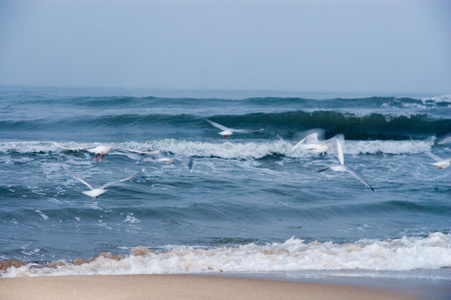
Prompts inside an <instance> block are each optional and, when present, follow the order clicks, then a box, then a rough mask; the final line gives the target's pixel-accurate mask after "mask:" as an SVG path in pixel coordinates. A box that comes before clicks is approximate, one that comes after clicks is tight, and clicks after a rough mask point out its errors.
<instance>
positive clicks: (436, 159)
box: [424, 151, 443, 162]
mask: <svg viewBox="0 0 451 300" xmlns="http://www.w3.org/2000/svg"><path fill="white" fill-rule="evenodd" d="M424 153H426V154H427V155H429V157H430V158H432V159H433V160H435V161H437V162H438V161H442V160H443V159H442V158H440V157H438V156H437V155H435V154H434V153H432V152H431V151H424Z"/></svg>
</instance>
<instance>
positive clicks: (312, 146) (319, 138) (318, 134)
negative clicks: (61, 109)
mask: <svg viewBox="0 0 451 300" xmlns="http://www.w3.org/2000/svg"><path fill="white" fill-rule="evenodd" d="M206 121H207V122H208V123H210V124H211V125H212V126H214V127H216V128H218V129H220V130H221V131H220V132H219V133H218V134H219V135H221V136H222V137H223V138H226V137H228V136H230V135H232V134H234V133H254V132H261V131H263V129H257V130H249V129H235V128H228V127H226V126H223V125H221V124H218V123H216V122H213V121H211V120H208V119H207V120H206ZM310 132H311V133H309V134H308V135H307V136H306V137H305V138H303V139H302V140H301V141H299V142H298V143H297V144H296V145H294V146H293V147H292V149H291V151H292V152H294V151H296V150H298V149H301V150H303V151H314V152H317V153H326V152H332V153H333V154H334V155H336V157H337V159H338V163H337V164H333V165H329V166H326V167H323V168H321V169H319V170H317V171H316V172H318V173H320V172H324V171H326V170H331V171H335V172H348V173H349V174H351V175H352V176H354V177H355V178H356V179H358V180H359V181H360V182H361V183H363V184H364V185H365V186H366V187H367V188H368V189H370V190H372V191H374V188H373V187H372V186H371V185H370V184H369V183H368V181H367V180H366V179H365V178H364V177H363V176H362V175H361V174H360V173H359V172H357V171H356V170H354V169H352V168H350V167H348V166H347V165H345V163H344V155H343V145H344V135H343V134H337V135H335V136H334V137H332V138H330V139H327V140H324V139H323V135H324V130H320V129H318V130H312V131H310ZM411 140H412V143H413V144H414V145H415V146H416V144H415V142H414V141H413V139H412V138H411ZM449 142H451V136H448V137H446V138H444V139H441V140H440V141H439V142H437V143H436V144H445V143H449ZM53 144H54V145H55V146H56V147H58V148H61V149H63V150H68V151H88V152H90V153H93V154H95V157H94V160H97V157H98V156H99V155H100V158H99V162H101V161H102V160H103V157H104V155H105V154H107V153H108V152H110V150H111V147H109V146H103V145H101V146H97V147H94V148H90V147H84V148H83V147H68V146H65V145H62V144H59V143H53ZM126 150H127V151H130V152H133V153H137V154H141V155H143V158H141V159H140V160H139V161H138V162H137V163H139V162H141V161H142V160H144V159H145V158H146V157H149V156H150V157H152V160H153V161H156V162H160V163H164V164H172V163H174V162H176V161H180V162H182V163H183V164H184V165H186V166H187V168H188V169H189V170H192V167H193V160H192V158H191V157H187V156H183V155H172V156H169V155H167V154H165V153H162V152H161V151H160V150H152V149H151V150H148V151H139V150H135V149H126ZM424 152H425V153H426V154H427V155H429V156H430V157H431V158H432V159H434V160H435V161H436V162H435V163H432V164H433V165H435V166H437V168H438V169H444V168H448V167H449V166H450V164H451V158H449V159H442V158H440V157H438V156H437V155H435V154H433V153H431V152H430V151H424ZM59 161H60V163H61V166H62V167H63V169H64V170H65V171H66V172H67V173H68V174H69V175H71V176H72V177H73V178H74V179H76V180H78V181H80V182H81V183H83V184H84V185H86V186H87V187H88V188H89V190H88V191H83V192H82V193H83V194H85V195H87V196H89V197H92V198H93V199H95V198H97V197H98V196H100V195H102V194H103V193H105V192H106V188H107V187H109V186H111V185H114V184H118V183H121V182H124V181H128V180H131V179H133V178H135V177H137V176H139V175H141V174H142V173H143V172H144V171H145V169H141V170H139V171H137V172H135V173H133V174H131V175H130V176H128V177H126V178H123V179H120V180H117V181H113V182H109V183H106V184H104V185H102V186H100V187H95V186H93V185H91V184H90V183H88V182H87V181H86V180H84V179H83V178H81V177H80V176H78V175H76V174H75V173H73V172H72V171H71V170H70V169H69V168H68V167H67V166H65V165H64V164H63V162H62V161H61V160H59Z"/></svg>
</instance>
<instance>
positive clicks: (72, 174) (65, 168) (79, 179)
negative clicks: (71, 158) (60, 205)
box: [60, 161, 94, 190]
mask: <svg viewBox="0 0 451 300" xmlns="http://www.w3.org/2000/svg"><path fill="white" fill-rule="evenodd" d="M60 163H61V166H62V167H63V169H64V170H65V171H66V172H67V173H69V175H71V176H72V177H74V178H75V179H77V180H78V181H80V182H81V183H83V184H84V185H86V186H87V187H88V188H90V189H91V190H93V189H94V187H93V186H92V185H91V184H90V183H88V182H86V181H85V180H84V179H83V178H81V177H79V176H77V175H75V174H74V173H73V172H72V171H71V170H69V169H68V168H67V167H66V166H65V165H63V164H62V162H61V161H60Z"/></svg>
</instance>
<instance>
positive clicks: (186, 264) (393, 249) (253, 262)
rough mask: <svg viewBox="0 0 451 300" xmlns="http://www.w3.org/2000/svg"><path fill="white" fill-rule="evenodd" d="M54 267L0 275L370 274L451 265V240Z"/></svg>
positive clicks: (259, 248)
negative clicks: (366, 271)
mask: <svg viewBox="0 0 451 300" xmlns="http://www.w3.org/2000/svg"><path fill="white" fill-rule="evenodd" d="M50 265H51V266H39V265H36V264H27V265H24V266H21V267H10V268H8V269H7V270H6V271H4V272H3V274H2V277H27V276H58V275H119V274H187V273H218V272H229V273H249V272H251V273H259V272H281V271H288V272H290V271H321V270H324V271H325V270H368V271H410V270H436V269H441V268H449V267H451V236H450V235H449V234H443V233H438V232H437V233H433V234H430V235H429V236H428V237H425V238H413V237H410V238H409V237H403V238H401V239H393V240H384V241H383V240H371V239H363V240H359V241H356V242H354V243H343V244H338V243H333V242H323V243H321V242H317V241H315V242H311V243H305V242H304V241H303V240H300V239H295V238H290V239H289V240H287V241H285V242H284V243H272V244H267V245H257V244H254V243H250V244H246V245H241V246H235V247H219V248H210V249H209V248H202V247H187V246H183V247H173V248H172V249H169V250H165V251H160V252H154V251H152V250H150V249H148V248H145V247H135V248H132V249H131V253H130V254H129V255H124V256H113V255H110V254H102V255H99V256H98V257H96V258H93V259H90V260H88V261H85V260H75V261H74V262H64V261H60V262H54V263H51V264H50Z"/></svg>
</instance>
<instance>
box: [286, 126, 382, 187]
mask: <svg viewBox="0 0 451 300" xmlns="http://www.w3.org/2000/svg"><path fill="white" fill-rule="evenodd" d="M309 136H311V137H310V138H309ZM309 136H307V137H306V138H305V139H304V140H306V139H307V138H309V139H310V140H309V139H307V140H306V143H310V142H312V141H315V139H316V140H317V136H318V133H317V132H315V133H312V134H311V135H309ZM341 136H342V135H340V136H338V135H336V136H335V137H333V138H330V139H329V140H327V141H325V142H323V143H322V144H320V145H317V147H316V148H312V149H308V150H313V151H317V152H325V151H327V150H328V149H329V148H332V149H334V151H336V153H337V156H338V160H339V162H340V164H337V165H331V166H327V167H325V168H322V169H319V170H318V171H317V172H318V173H319V172H324V171H326V170H328V169H330V170H332V171H335V172H348V173H349V174H351V175H352V176H354V177H355V178H357V179H358V180H359V181H360V182H361V183H363V184H364V185H365V186H366V187H367V188H369V189H370V190H372V191H373V192H374V188H373V187H372V186H371V185H369V183H368V182H367V181H366V180H365V178H363V176H362V175H361V174H360V173H359V172H357V171H356V170H354V169H351V168H349V167H348V166H345V164H344V158H343V150H342V146H341V142H340V138H341ZM304 140H302V141H300V142H299V143H298V144H297V145H296V146H298V145H302V144H301V143H302V142H303V141H304ZM313 145H315V144H313ZM296 146H294V147H293V148H295V147H296ZM318 149H319V150H322V151H319V150H318Z"/></svg>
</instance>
